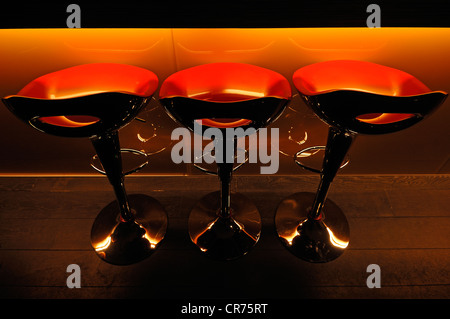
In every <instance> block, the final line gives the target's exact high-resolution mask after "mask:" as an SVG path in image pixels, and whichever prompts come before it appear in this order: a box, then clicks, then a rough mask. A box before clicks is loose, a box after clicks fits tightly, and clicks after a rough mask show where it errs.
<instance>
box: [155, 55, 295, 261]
mask: <svg viewBox="0 0 450 319" xmlns="http://www.w3.org/2000/svg"><path fill="white" fill-rule="evenodd" d="M159 95H160V102H161V103H162V104H163V105H164V107H165V108H166V110H167V112H168V114H169V115H170V116H171V117H172V118H174V119H175V120H176V121H178V122H179V123H181V124H182V125H184V126H185V127H187V128H189V129H190V130H192V131H195V130H194V126H195V123H201V128H202V134H203V131H204V130H206V129H207V128H211V127H212V128H218V129H220V130H221V131H222V133H223V134H222V136H226V130H227V129H230V128H231V129H232V128H242V129H243V130H246V129H247V128H254V129H255V130H257V129H259V128H262V127H265V126H267V125H269V124H270V123H272V122H273V121H275V120H276V119H277V117H278V116H279V115H280V114H281V112H282V111H283V110H284V108H285V106H286V104H287V102H288V101H289V99H290V96H291V88H290V85H289V82H288V81H287V80H286V78H284V77H283V76H282V75H280V74H279V73H276V72H274V71H272V70H268V69H265V68H262V67H258V66H254V65H249V64H244V63H210V64H204V65H199V66H195V67H192V68H188V69H185V70H182V71H179V72H176V73H174V74H172V75H171V76H170V77H168V78H167V79H166V80H165V81H164V82H163V83H162V85H161V89H160V93H159ZM199 121H201V122H199ZM197 125H199V124H197ZM225 139H226V138H225ZM225 139H224V140H225ZM229 143H232V144H231V145H233V146H234V147H230V148H226V147H225V145H226V144H229ZM216 145H222V148H221V149H220V146H216V147H218V148H219V149H218V150H217V149H216V153H217V152H222V154H223V158H224V159H231V160H224V161H223V162H219V161H216V163H217V175H218V177H219V180H220V185H221V190H220V191H217V192H212V193H209V194H207V195H206V196H204V197H203V198H202V199H201V200H200V201H199V202H198V203H197V204H196V205H195V206H194V208H193V209H192V211H191V213H190V215H189V221H188V228H189V235H190V238H191V240H192V242H193V243H194V244H196V245H197V246H198V247H199V248H200V250H201V251H202V252H204V253H205V254H206V255H207V256H209V257H210V258H213V259H217V260H232V259H235V258H238V257H240V256H243V255H245V254H246V253H247V252H248V251H249V250H250V249H251V248H252V247H253V246H254V245H255V244H256V242H257V241H258V239H259V237H260V233H261V217H260V215H259V212H258V210H257V208H256V206H255V205H254V204H253V203H252V202H251V201H250V200H249V199H248V198H247V197H246V196H244V195H242V194H240V193H234V192H231V191H230V182H231V178H232V173H233V164H234V163H233V158H234V157H233V154H232V152H230V149H231V148H233V149H234V150H236V139H235V138H233V139H232V140H228V141H226V143H217V144H216Z"/></svg>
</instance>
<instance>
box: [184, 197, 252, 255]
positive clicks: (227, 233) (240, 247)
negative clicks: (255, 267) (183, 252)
mask: <svg viewBox="0 0 450 319" xmlns="http://www.w3.org/2000/svg"><path fill="white" fill-rule="evenodd" d="M219 209H220V192H219V191H217V192H213V193H209V194H207V195H206V196H204V197H203V198H202V199H201V200H200V201H199V202H198V203H197V204H196V205H195V207H194V208H193V209H192V211H191V214H190V216H189V235H190V237H191V240H192V241H193V242H194V243H195V244H196V245H197V246H198V247H199V248H200V250H201V251H202V252H204V253H205V254H206V255H208V257H211V258H213V259H216V260H232V259H236V258H238V257H241V256H244V255H245V254H246V253H247V252H248V251H249V250H250V249H251V248H252V247H253V246H254V245H255V244H256V243H257V241H258V240H259V237H260V234H261V217H260V215H259V212H258V209H257V208H256V206H255V205H254V204H253V203H252V202H251V201H250V200H249V199H248V198H247V197H246V196H244V195H242V194H239V193H231V216H230V217H219V214H218V212H219Z"/></svg>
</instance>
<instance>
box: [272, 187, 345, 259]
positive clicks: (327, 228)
mask: <svg viewBox="0 0 450 319" xmlns="http://www.w3.org/2000/svg"><path fill="white" fill-rule="evenodd" d="M314 198H315V194H313V193H304V192H302V193H295V194H292V195H290V196H289V197H287V198H285V199H284V200H283V201H282V202H281V203H280V205H279V206H278V209H277V212H276V214H275V226H276V229H277V233H278V236H279V237H280V239H281V241H282V243H283V244H284V245H285V246H286V248H287V249H288V250H289V251H290V252H291V253H293V254H294V255H295V256H297V257H299V258H301V259H303V260H306V261H308V262H313V263H325V262H329V261H331V260H334V259H336V258H337V257H339V256H340V255H342V253H344V251H345V249H346V248H347V246H348V243H349V238H350V228H349V225H348V222H347V218H346V217H345V215H344V213H343V212H342V210H341V209H340V208H339V207H338V206H337V205H336V204H335V203H334V202H332V201H331V200H329V199H327V200H326V201H325V204H324V206H323V210H322V218H321V219H319V220H314V219H312V218H308V214H309V210H310V209H311V205H312V204H313V202H314Z"/></svg>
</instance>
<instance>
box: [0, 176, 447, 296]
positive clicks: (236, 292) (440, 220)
mask: <svg viewBox="0 0 450 319" xmlns="http://www.w3.org/2000/svg"><path fill="white" fill-rule="evenodd" d="M317 183H318V177H317V176H313V175H311V176H309V175H305V176H297V177H294V176H270V177H267V176H266V177H265V176H254V177H248V176H238V175H237V176H235V178H234V180H233V189H234V190H237V191H240V192H242V193H244V194H246V195H247V196H248V197H249V198H251V199H252V200H253V201H254V202H255V204H256V206H257V207H258V208H259V210H260V213H261V215H262V218H263V229H262V234H261V238H260V240H259V242H258V243H257V245H256V246H255V247H254V249H253V250H252V251H250V253H248V254H247V255H246V256H244V257H242V258H240V259H238V260H235V261H229V262H217V261H213V260H210V259H208V258H206V257H205V256H203V255H202V254H201V253H200V251H199V250H197V248H196V247H195V246H194V245H193V244H192V243H191V242H190V239H189V236H188V233H187V218H188V214H189V211H190V208H191V207H192V206H193V205H194V203H195V202H196V201H197V200H198V199H200V198H201V197H202V196H203V195H205V194H206V193H208V192H210V191H212V190H216V189H217V188H218V182H217V179H216V178H215V177H214V176H166V177H163V176H160V177H150V176H134V177H132V176H129V177H127V179H126V185H127V190H128V192H129V193H130V194H131V193H145V194H148V195H151V196H154V197H155V198H157V199H158V200H159V201H160V202H161V203H162V204H163V205H164V206H165V208H166V210H167V213H168V216H169V227H168V232H167V235H166V237H165V239H164V241H163V243H162V244H161V246H160V249H159V250H157V251H156V252H155V253H154V254H153V255H152V256H151V257H150V258H148V259H146V260H144V261H142V262H140V263H138V264H135V265H131V266H113V265H110V264H107V263H105V262H103V261H102V260H100V259H99V258H98V257H97V256H96V255H95V253H94V252H93V250H92V249H91V246H90V239H89V236H90V229H91V226H92V223H93V221H94V218H95V217H96V215H97V214H98V212H99V211H100V210H101V209H102V207H103V206H105V205H106V204H108V203H109V202H110V201H111V200H113V193H112V190H111V188H110V185H109V184H108V182H107V180H106V178H104V177H103V176H99V177H66V178H64V177H1V178H0V297H1V298H33V299H34V298H42V299H48V298H52V299H53V298H56V299H60V298H70V299H78V298H83V299H84V298H87V299H90V298H102V299H103V298H106V299H108V298H157V299H179V300H180V299H181V300H183V299H198V298H207V299H211V298H212V299H216V298H225V299H226V298H233V299H239V298H244V299H252V300H258V299H261V300H263V299H301V298H313V299H316V298H319V299H323V298H327V299H330V298H331V299H335V298H339V299H341V298H344V299H347V298H351V299H380V298H382V299H448V298H450V236H449V235H450V208H449V207H450V175H414V176H394V175H390V176H349V175H342V176H338V177H336V179H335V182H334V184H333V185H332V189H331V192H330V194H329V198H330V199H332V200H333V201H334V202H335V203H337V204H338V205H339V206H340V207H341V208H342V210H343V211H344V212H345V214H346V215H347V217H348V221H349V224H350V229H351V241H350V245H349V247H348V249H347V251H346V252H345V253H344V254H343V255H342V256H341V257H340V258H338V259H336V260H334V261H332V262H330V263H326V264H310V263H308V262H305V261H302V260H300V259H298V258H296V257H294V256H293V255H292V254H291V253H289V252H288V251H287V250H286V249H285V248H284V246H283V245H282V244H281V242H280V241H279V239H278V238H277V237H276V233H275V230H274V213H275V209H276V207H277V205H278V203H279V202H280V201H281V200H282V199H283V198H284V197H285V196H287V195H289V194H291V193H293V192H299V191H315V188H316V186H317ZM70 264H78V265H79V266H80V268H81V288H80V289H75V288H74V289H69V288H68V287H67V286H66V279H67V277H68V275H69V274H68V273H67V272H66V268H67V266H68V265H70ZM370 264H377V265H379V266H380V269H381V288H372V289H370V288H368V287H367V285H366V279H367V277H368V276H369V275H370V274H369V273H368V272H367V266H368V265H370Z"/></svg>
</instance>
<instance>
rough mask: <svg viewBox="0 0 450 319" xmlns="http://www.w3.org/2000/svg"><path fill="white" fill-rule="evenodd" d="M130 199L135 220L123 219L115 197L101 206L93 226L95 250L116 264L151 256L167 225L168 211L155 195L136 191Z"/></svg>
mask: <svg viewBox="0 0 450 319" xmlns="http://www.w3.org/2000/svg"><path fill="white" fill-rule="evenodd" d="M128 200H129V204H130V208H131V211H132V213H133V215H134V220H133V221H128V222H123V221H121V218H120V210H119V205H118V203H117V201H114V202H111V203H110V204H109V205H108V206H106V207H105V208H103V209H102V211H101V212H100V214H99V215H98V216H97V218H96V219H95V221H94V224H93V226H92V230H91V244H92V247H93V248H94V250H95V252H96V253H97V255H98V256H99V257H100V258H101V259H103V260H104V261H106V262H108V263H111V264H114V265H129V264H134V263H137V262H139V261H141V260H143V259H145V258H147V257H149V256H150V255H151V254H152V253H153V252H154V251H155V249H156V247H157V246H158V244H159V243H160V241H161V240H162V239H163V238H164V235H165V233H166V229H167V214H166V212H165V210H164V208H163V207H162V205H161V204H160V203H159V202H158V201H157V200H156V199H154V198H152V197H149V196H147V195H141V194H133V195H129V196H128Z"/></svg>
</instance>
